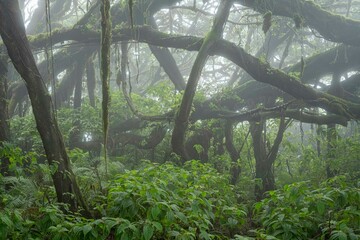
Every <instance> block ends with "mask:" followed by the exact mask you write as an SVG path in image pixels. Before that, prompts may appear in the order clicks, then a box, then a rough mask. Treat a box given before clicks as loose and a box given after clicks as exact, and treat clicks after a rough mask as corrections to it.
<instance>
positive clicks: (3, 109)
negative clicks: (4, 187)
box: [0, 55, 10, 176]
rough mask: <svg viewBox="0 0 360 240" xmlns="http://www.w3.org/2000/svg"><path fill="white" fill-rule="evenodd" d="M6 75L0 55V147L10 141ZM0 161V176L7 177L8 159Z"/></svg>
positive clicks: (3, 158)
mask: <svg viewBox="0 0 360 240" xmlns="http://www.w3.org/2000/svg"><path fill="white" fill-rule="evenodd" d="M6 73H7V61H6V58H5V57H4V56H3V55H0V147H2V145H3V143H4V142H6V141H9V139H10V127H9V122H8V120H9V115H8V101H7V79H6ZM0 161H1V162H0V174H1V175H3V176H7V175H9V164H10V162H9V159H8V158H7V157H1V158H0Z"/></svg>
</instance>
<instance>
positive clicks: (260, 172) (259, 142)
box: [250, 116, 289, 201]
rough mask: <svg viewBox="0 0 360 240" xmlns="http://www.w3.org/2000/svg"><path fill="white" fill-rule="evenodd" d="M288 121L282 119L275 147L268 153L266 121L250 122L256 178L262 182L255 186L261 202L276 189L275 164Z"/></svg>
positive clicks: (256, 196)
mask: <svg viewBox="0 0 360 240" xmlns="http://www.w3.org/2000/svg"><path fill="white" fill-rule="evenodd" d="M288 123H289V122H288V121H286V122H285V117H284V116H283V117H282V118H281V119H280V125H279V130H278V133H277V135H276V138H275V140H274V143H273V146H272V147H271V148H270V150H269V151H267V145H269V142H267V140H266V133H265V127H266V126H265V124H266V121H264V120H263V119H259V120H258V121H256V122H250V133H251V136H252V139H253V150H254V156H255V162H256V164H255V178H257V179H260V180H261V184H260V183H258V184H256V185H255V198H256V200H257V201H260V200H261V199H263V198H264V193H265V192H267V191H271V190H274V189H275V177H274V172H273V164H274V162H275V160H276V157H277V154H278V151H279V146H280V144H281V141H282V138H283V136H284V132H285V130H286V128H287V125H288Z"/></svg>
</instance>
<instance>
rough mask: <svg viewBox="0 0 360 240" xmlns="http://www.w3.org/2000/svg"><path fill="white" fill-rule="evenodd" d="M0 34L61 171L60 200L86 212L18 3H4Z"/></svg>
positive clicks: (51, 156)
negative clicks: (23, 82) (24, 84)
mask: <svg viewBox="0 0 360 240" xmlns="http://www.w3.org/2000/svg"><path fill="white" fill-rule="evenodd" d="M10 23H11V24H10ZM0 33H1V37H2V39H3V41H4V44H5V46H6V48H7V51H8V54H9V56H10V59H11V60H12V62H13V64H14V67H15V68H16V70H17V71H18V72H19V74H20V75H21V76H22V78H23V79H24V80H25V82H26V86H27V89H28V92H29V96H30V100H31V104H32V109H33V112H34V115H35V120H36V127H37V129H38V131H39V133H40V137H41V140H42V142H43V145H44V149H45V153H46V156H47V160H48V163H49V165H55V166H56V167H57V168H56V171H55V172H54V173H53V175H52V178H53V181H54V186H55V190H56V195H57V199H58V201H59V202H63V203H67V204H69V205H70V208H71V210H74V211H75V210H76V209H77V208H78V204H79V205H80V207H83V208H84V209H85V211H86V210H87V207H86V204H85V202H84V200H83V199H82V195H81V193H80V189H79V187H78V185H77V183H76V180H75V176H74V174H73V173H72V171H71V168H70V160H69V158H68V155H67V153H66V150H65V145H64V142H63V139H62V136H61V133H60V130H59V127H58V124H57V120H56V118H55V115H54V110H53V105H52V101H51V97H50V95H49V93H48V91H47V88H46V86H45V84H44V81H43V79H42V77H41V75H40V73H39V71H38V69H37V67H36V63H35V60H34V57H33V55H32V53H31V50H30V45H29V42H28V40H27V37H26V34H25V28H24V25H23V19H22V16H21V12H20V9H19V5H18V2H17V1H4V0H3V1H0Z"/></svg>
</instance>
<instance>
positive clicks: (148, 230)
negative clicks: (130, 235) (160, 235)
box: [143, 224, 154, 240]
mask: <svg viewBox="0 0 360 240" xmlns="http://www.w3.org/2000/svg"><path fill="white" fill-rule="evenodd" d="M153 234H154V228H153V227H152V226H151V225H149V224H145V226H144V228H143V235H144V239H145V240H150V239H151V237H152V236H153Z"/></svg>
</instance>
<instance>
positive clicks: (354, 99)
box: [10, 0, 360, 198]
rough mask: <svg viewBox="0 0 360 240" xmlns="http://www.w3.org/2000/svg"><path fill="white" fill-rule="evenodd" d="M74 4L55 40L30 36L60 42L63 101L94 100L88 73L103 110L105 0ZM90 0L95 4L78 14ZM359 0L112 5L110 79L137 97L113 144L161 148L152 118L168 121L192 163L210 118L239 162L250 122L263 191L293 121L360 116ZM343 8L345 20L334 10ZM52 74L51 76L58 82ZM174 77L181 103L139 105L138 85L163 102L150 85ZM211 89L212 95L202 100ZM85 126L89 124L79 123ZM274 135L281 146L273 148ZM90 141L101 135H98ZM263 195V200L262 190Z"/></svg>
mask: <svg viewBox="0 0 360 240" xmlns="http://www.w3.org/2000/svg"><path fill="white" fill-rule="evenodd" d="M75 2H77V4H79V5H76V4H75V3H73V2H72V1H70V0H67V1H60V0H58V1H54V2H53V3H51V9H52V10H51V14H52V16H53V19H52V20H53V23H54V24H55V22H56V24H59V25H60V24H63V25H62V26H61V25H60V26H59V28H58V29H55V30H53V31H52V32H51V37H49V36H48V35H47V34H39V35H36V36H33V37H31V38H30V44H31V47H32V49H34V50H35V49H41V48H43V47H45V46H47V44H49V42H50V41H49V40H51V43H52V46H57V47H59V50H58V51H56V52H55V53H54V60H55V61H54V69H53V70H54V75H55V76H56V77H58V78H59V79H58V81H59V86H58V88H57V90H56V94H55V95H56V99H57V100H56V101H57V103H58V104H59V106H61V105H62V106H64V105H72V99H71V98H72V96H73V95H74V97H75V95H76V99H77V102H78V100H79V99H81V97H83V98H85V97H87V96H86V91H82V93H81V94H80V92H81V91H80V90H81V88H82V86H81V84H80V82H81V81H80V79H81V78H83V80H84V81H83V82H87V88H88V95H89V98H90V101H91V104H92V106H95V105H96V104H95V102H96V100H95V99H96V97H97V96H96V94H95V92H96V91H95V85H96V84H95V82H96V81H97V80H96V79H95V78H93V77H94V76H93V75H94V74H95V71H94V69H95V68H96V67H97V66H98V64H97V62H96V61H94V59H96V58H95V57H94V56H95V55H96V54H98V52H97V47H98V46H99V45H98V44H99V42H100V37H101V36H100V34H99V30H100V29H99V25H98V24H97V23H96V21H97V19H98V18H99V11H98V10H99V7H100V3H99V2H97V1H94V2H93V4H92V5H91V6H90V4H89V2H88V1H87V2H86V3H85V1H75ZM80 5H81V9H87V11H84V13H79V11H78V10H79V9H80V7H78V6H80ZM42 8H43V5H39V7H38V12H40V13H41V16H39V15H36V14H33V15H32V16H31V17H30V19H29V26H28V27H27V30H28V32H31V33H37V32H42V31H44V30H45V26H42V25H38V26H36V27H37V28H38V29H36V27H35V26H34V25H33V22H34V21H36V19H39V18H44V19H45V13H44V11H43V10H42ZM351 8H354V9H358V6H357V5H354V4H353V5H351V2H350V3H349V2H348V1H345V0H343V1H339V4H338V5H336V6H335V7H329V6H328V5H327V4H326V2H323V1H318V3H314V2H310V1H305V0H294V1H290V0H270V1H267V0H266V1H265V0H260V1H247V0H234V1H220V2H219V1H215V0H209V1H202V2H201V1H192V0H183V1H180V0H173V1H168V0H167V1H146V0H141V1H118V2H116V3H114V4H113V5H111V15H112V50H113V51H112V58H111V59H112V61H113V62H112V66H113V67H112V68H111V71H112V72H114V73H117V75H118V76H119V77H116V78H117V79H115V77H113V78H112V79H111V81H110V83H113V84H114V83H115V81H116V80H118V81H117V83H120V84H122V90H123V95H124V96H123V97H124V98H125V100H126V102H127V104H128V107H127V108H125V107H124V109H127V110H128V109H131V111H132V113H126V114H125V113H124V112H123V113H121V114H119V113H115V114H114V115H113V116H110V119H111V117H113V118H114V119H115V120H113V121H110V126H109V129H110V130H109V139H108V140H109V142H111V144H109V148H112V147H113V146H117V147H119V146H120V147H121V148H125V146H127V145H134V146H137V147H140V148H144V147H147V146H151V148H152V149H154V147H155V146H156V145H157V144H150V143H160V142H161V141H162V140H163V139H166V134H163V133H164V130H163V129H164V128H160V127H159V128H158V127H154V126H152V130H149V128H147V126H149V124H150V123H151V122H153V121H160V122H162V123H163V124H164V125H165V123H168V122H170V124H168V125H167V128H168V129H167V132H171V131H172V140H171V143H172V149H173V151H174V152H175V153H177V154H179V155H180V156H181V157H182V158H183V159H184V160H187V159H189V158H191V157H189V156H188V155H192V156H194V154H188V153H187V150H186V148H188V149H194V145H196V143H195V142H194V141H192V139H191V137H188V138H187V137H186V135H187V134H186V133H187V132H189V131H192V132H195V131H197V129H200V128H196V127H193V126H194V125H196V124H199V125H206V124H204V122H206V121H211V120H212V119H216V120H219V121H222V122H227V124H220V126H222V127H223V129H222V130H223V131H224V135H223V136H224V137H225V146H226V149H227V151H228V152H229V155H230V156H231V161H232V162H233V164H234V166H237V164H238V159H239V158H240V155H241V152H239V151H241V149H242V147H239V146H237V145H234V144H233V143H234V142H235V140H236V139H235V140H234V138H236V136H233V131H234V129H236V124H238V123H243V122H246V124H247V127H248V128H249V129H250V130H249V133H251V136H252V139H253V142H252V144H253V149H254V153H253V155H254V159H255V160H256V170H255V173H256V177H257V178H261V179H262V182H263V186H262V188H261V189H263V190H264V191H266V190H271V189H273V188H274V187H275V183H274V176H273V172H272V168H273V165H274V162H275V159H276V157H277V152H278V149H279V148H280V143H281V140H282V137H283V134H284V131H285V129H286V126H287V124H286V123H288V122H290V120H296V121H300V122H302V123H314V124H320V125H329V126H334V125H335V126H336V125H343V126H346V125H347V122H348V121H349V120H357V119H359V117H360V98H359V96H358V89H359V84H358V80H359V76H360V74H359V72H358V66H359V64H360V62H359V58H358V55H359V53H360V50H359V47H358V46H359V39H358V38H359V34H358V33H359V31H360V29H359V25H358V22H357V21H356V20H354V19H356V18H357V17H359V16H358V15H357V13H356V11H350V10H349V9H351ZM336 12H339V13H340V14H342V15H343V16H340V15H337V14H334V13H336ZM64 13H65V15H66V14H68V15H66V16H68V17H69V18H70V16H71V14H70V13H76V14H78V15H77V16H78V17H77V18H76V19H72V20H67V19H65V18H61V16H62V15H64ZM211 19H214V21H213V26H212V28H211V30H210V32H209V33H205V31H204V29H210V26H209V22H211V21H209V20H211ZM274 23H277V24H274ZM260 25H261V27H260ZM330 26H331V27H330ZM203 36H205V37H203ZM134 41H135V43H134ZM64 42H65V43H66V44H64V46H65V45H67V44H68V45H71V47H69V48H65V47H64V46H63V45H62V43H64ZM118 43H120V46H119V44H118ZM94 45H95V46H94ZM79 46H80V47H79ZM120 49H121V53H120ZM27 51H28V50H27ZM193 52H198V53H197V57H196V58H195V59H196V60H195V62H194V63H193V62H191V61H190V60H191V59H193V58H194V53H193ZM131 53H133V54H131ZM120 55H121V56H120ZM39 59H41V60H43V61H42V62H40V61H39V69H40V73H41V74H43V75H44V76H46V75H47V72H46V62H47V61H46V60H44V58H41V57H39ZM189 59H190V60H189ZM80 60H81V61H80ZM74 62H80V63H82V64H81V66H82V67H81V69H82V71H76V70H77V69H76V68H75V69H74V67H73V65H74ZM85 65H86V70H87V71H86V73H87V76H86V77H85V76H84V73H85V71H83V70H84V67H85ZM33 67H34V66H33ZM189 69H191V71H190V70H189ZM75 73H78V74H79V75H75ZM147 73H149V74H147ZM330 76H331V77H330ZM74 78H76V79H74ZM186 78H188V82H187V83H186V84H185V81H184V79H186ZM43 79H45V82H46V80H47V79H48V78H47V77H44V78H43ZM85 80H86V81H85ZM166 80H170V81H169V82H171V84H172V85H171V86H172V88H173V92H174V95H176V94H177V92H178V91H182V90H184V93H183V97H182V101H181V104H180V106H177V105H176V104H173V105H172V106H171V107H168V105H166V104H165V103H164V104H158V105H161V106H165V107H163V108H158V109H162V110H163V112H162V113H158V112H157V113H154V114H153V113H151V114H153V115H152V116H151V114H147V113H144V112H142V111H139V110H138V109H139V108H141V106H136V104H134V102H136V99H132V96H135V95H134V93H136V94H139V95H144V96H148V97H149V99H160V98H161V96H159V95H160V94H159V95H156V96H154V95H151V94H149V92H148V89H149V88H150V87H151V86H153V85H156V84H158V83H159V82H160V81H166ZM75 82H76V83H78V84H75ZM46 84H47V82H46ZM114 85H115V84H114ZM110 86H111V84H110ZM224 86H226V87H224ZM24 89H25V86H22V87H21V86H18V87H16V90H14V91H13V92H12V93H11V99H12V100H11V101H12V103H11V106H12V107H11V108H10V114H14V113H16V111H17V110H16V105H21V103H22V101H24V99H25V98H24V97H23V96H24V94H25V92H26V91H24ZM74 89H76V90H75V93H74V94H73V92H74ZM166 91H167V92H171V90H166ZM44 92H46V91H44ZM167 92H165V93H163V94H164V95H165V94H166V93H167ZM201 92H203V98H201V97H199V99H197V96H200V95H201V94H199V93H201ZM29 93H30V91H29ZM30 95H31V93H30ZM169 95H170V94H168V96H169ZM134 98H135V97H134ZM177 104H178V102H177ZM105 105H106V104H105ZM73 106H74V107H75V103H74V104H73ZM77 106H78V104H77ZM105 107H106V106H105ZM143 109H149V108H143ZM34 113H35V112H34ZM124 115H126V116H124ZM128 115H131V117H130V116H128ZM274 119H280V121H278V124H279V130H278V132H277V134H275V135H276V136H275V137H274V139H267V134H266V127H265V125H266V123H267V122H276V121H275V120H274ZM229 123H231V124H229ZM76 124H78V123H76ZM76 124H75V122H74V125H76ZM232 126H234V127H232ZM76 129H82V128H81V126H76ZM139 129H143V132H141V130H139ZM157 129H162V130H159V131H157ZM211 130H213V129H211ZM81 131H86V130H83V129H82V130H81ZM81 131H80V132H78V133H77V134H78V136H77V139H78V140H77V141H78V142H79V141H80V143H79V144H78V146H85V145H86V144H87V143H86V142H84V141H82V138H81V134H82V132H81ZM165 132H166V131H165ZM157 133H158V134H157ZM167 135H169V134H167ZM195 135H196V134H195V133H194V134H193V136H195ZM152 136H156V137H152ZM207 136H210V138H209V140H208V139H207V140H206V141H207V142H210V143H211V142H217V143H218V144H220V145H221V144H223V139H222V138H224V137H218V139H216V141H215V140H210V139H211V138H213V136H216V134H208V135H207ZM154 139H156V141H153V140H154ZM110 140H111V141H110ZM270 140H272V141H273V146H270V145H269V144H268V143H269V142H270ZM329 140H330V139H329ZM92 141H93V142H95V143H96V141H98V140H97V138H95V137H94V138H93V140H92ZM191 145H192V147H191ZM204 145H207V144H204ZM114 148H115V147H114ZM208 149H210V147H206V148H204V150H205V151H207V150H208ZM237 149H240V150H237ZM109 152H116V151H115V150H114V151H109ZM204 155H208V154H204ZM239 169H240V168H238V169H236V168H234V169H232V172H233V182H236V180H234V179H236V178H237V177H236V176H235V175H238V174H239V172H240V171H239ZM257 194H258V196H259V198H261V196H262V194H263V192H262V191H258V192H257Z"/></svg>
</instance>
